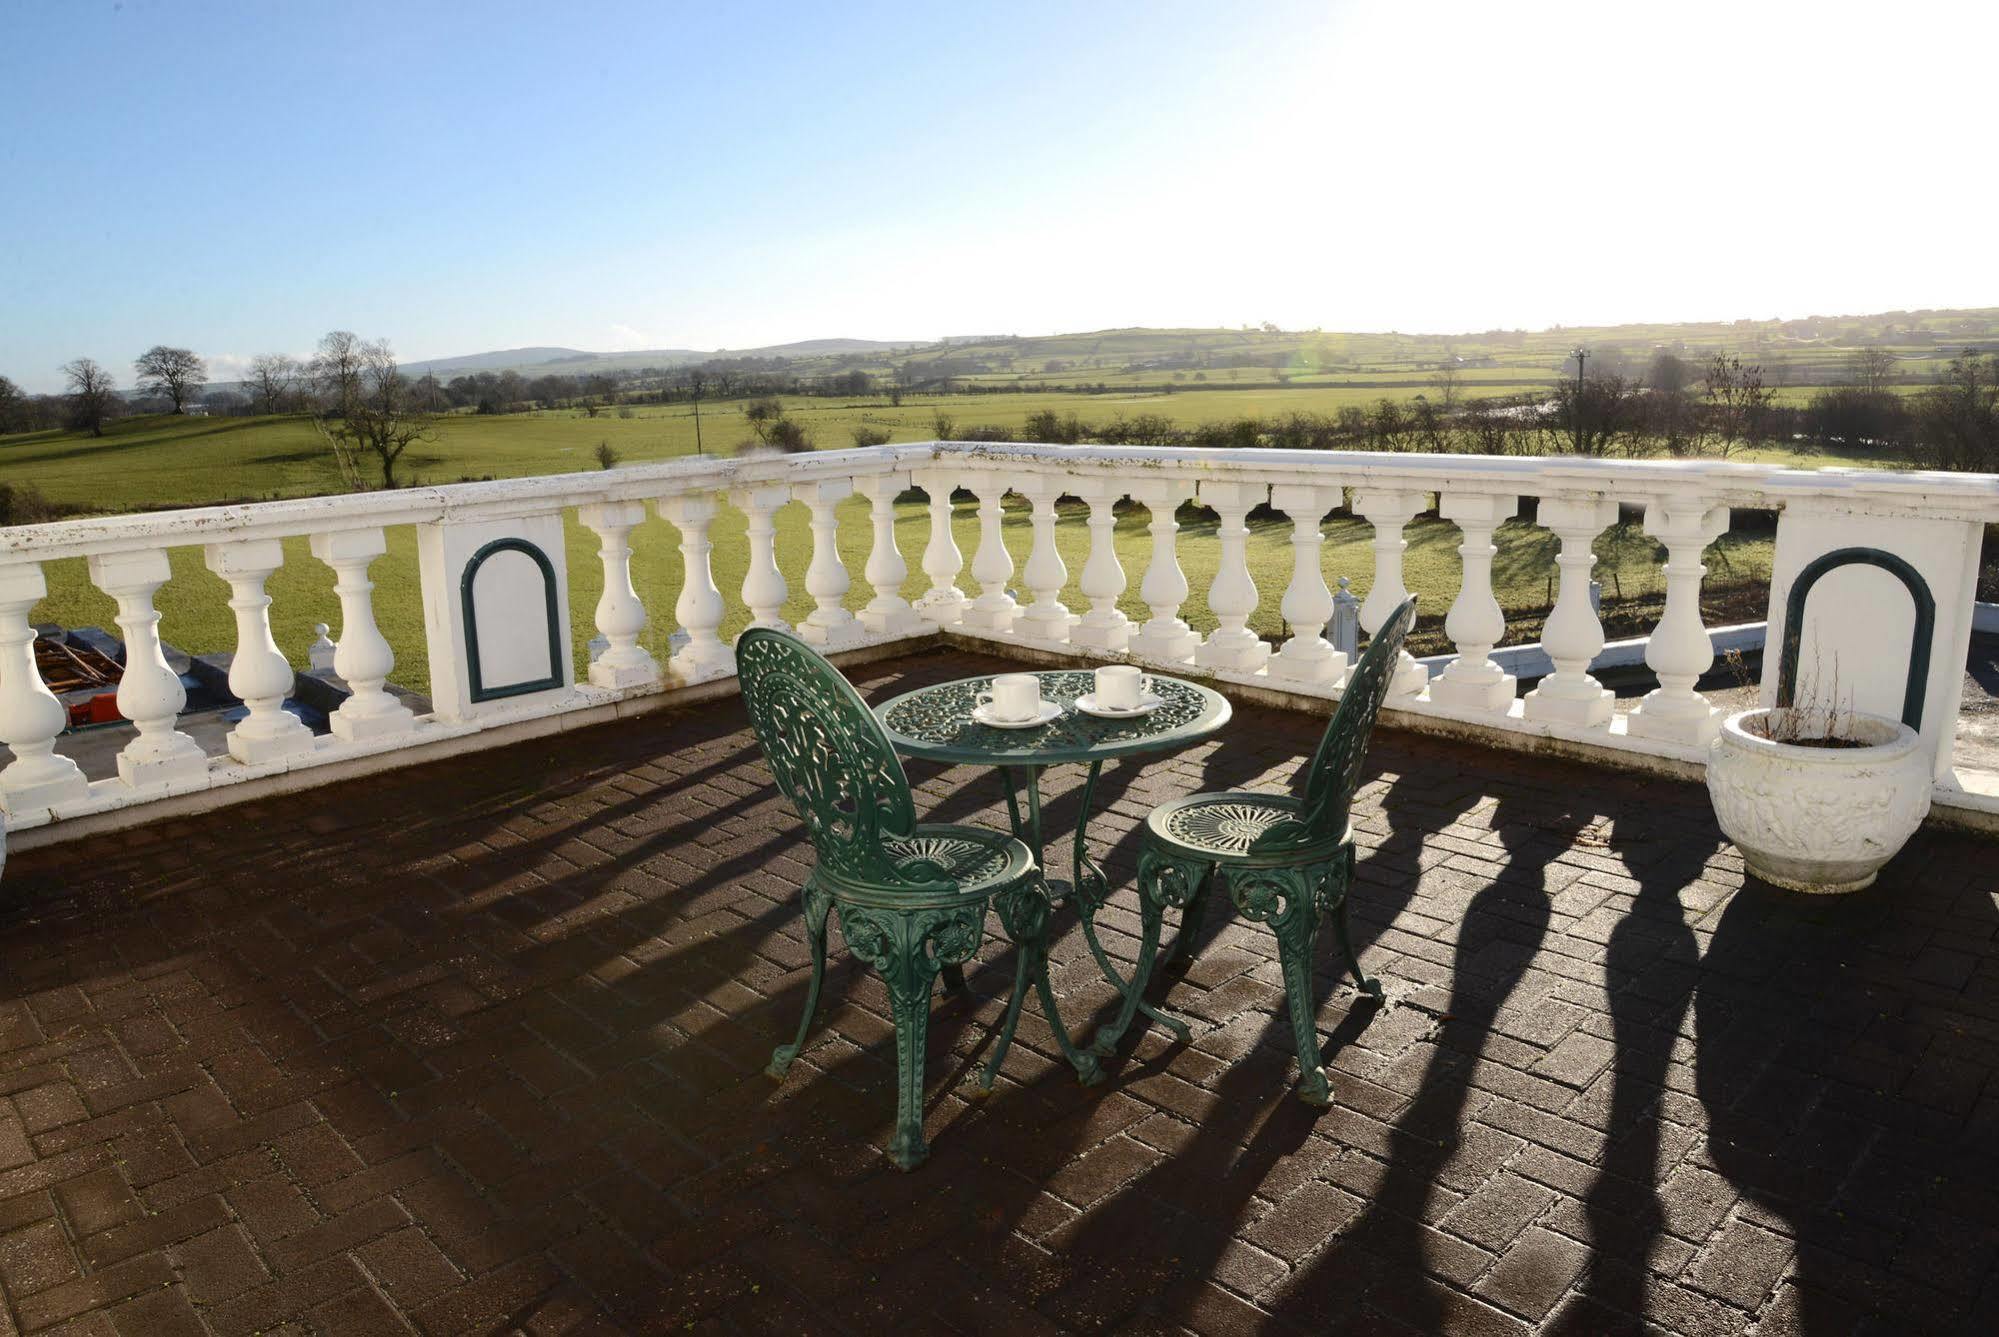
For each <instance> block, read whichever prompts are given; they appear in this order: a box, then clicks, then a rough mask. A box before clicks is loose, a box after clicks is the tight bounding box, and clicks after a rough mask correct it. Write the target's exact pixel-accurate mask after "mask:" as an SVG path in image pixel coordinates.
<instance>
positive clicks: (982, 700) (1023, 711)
mask: <svg viewBox="0 0 1999 1337" xmlns="http://www.w3.org/2000/svg"><path fill="white" fill-rule="evenodd" d="M978 703H979V704H980V705H982V706H984V707H985V708H986V709H987V711H989V712H990V713H991V714H992V716H993V718H994V719H1000V720H1007V721H1013V720H1031V719H1033V718H1034V717H1035V716H1036V715H1038V714H1040V713H1041V679H1039V678H1037V677H1035V676H1034V675H1033V674H1032V673H1002V674H1000V675H999V676H998V677H997V678H994V679H993V685H992V687H991V688H990V689H988V690H986V691H983V692H980V693H979V697H978Z"/></svg>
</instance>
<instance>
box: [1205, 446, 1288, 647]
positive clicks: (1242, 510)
mask: <svg viewBox="0 0 1999 1337" xmlns="http://www.w3.org/2000/svg"><path fill="white" fill-rule="evenodd" d="M1199 490H1200V497H1201V500H1202V501H1204V502H1206V503H1207V504H1208V505H1209V506H1212V507H1213V508H1214V510H1215V514H1216V515H1217V516H1219V517H1220V519H1221V523H1220V524H1219V525H1218V526H1217V527H1216V530H1215V535H1216V537H1217V538H1219V539H1220V540H1221V548H1222V551H1221V560H1220V562H1219V563H1218V564H1217V565H1216V567H1215V579H1214V583H1213V584H1211V585H1209V586H1208V611H1210V612H1212V613H1213V614H1214V615H1215V621H1216V622H1217V623H1218V624H1219V625H1217V626H1216V628H1215V629H1214V630H1213V631H1212V632H1210V633H1208V639H1207V640H1205V641H1203V642H1201V648H1200V649H1199V650H1198V651H1196V652H1195V654H1194V662H1195V663H1197V664H1199V665H1200V666H1201V667H1202V668H1206V669H1220V670H1225V671H1227V672H1230V673H1255V672H1256V671H1257V670H1258V669H1260V668H1262V667H1263V665H1264V662H1265V661H1266V660H1268V659H1269V658H1270V647H1269V646H1267V645H1265V644H1264V643H1263V638H1262V637H1260V636H1258V635H1257V634H1256V633H1255V632H1253V631H1251V630H1250V629H1249V627H1248V625H1247V624H1248V622H1249V619H1250V615H1251V614H1252V613H1254V612H1256V598H1257V591H1256V581H1255V579H1254V578H1253V577H1252V576H1251V575H1250V574H1249V524H1248V519H1249V512H1250V508H1251V507H1253V506H1255V505H1256V504H1257V503H1259V502H1261V501H1264V500H1265V499H1267V498H1268V497H1269V495H1270V489H1269V488H1268V487H1266V486H1265V485H1264V484H1262V483H1239V482H1233V481H1217V480H1208V479H1203V480H1202V482H1201V484H1200V489H1199Z"/></svg>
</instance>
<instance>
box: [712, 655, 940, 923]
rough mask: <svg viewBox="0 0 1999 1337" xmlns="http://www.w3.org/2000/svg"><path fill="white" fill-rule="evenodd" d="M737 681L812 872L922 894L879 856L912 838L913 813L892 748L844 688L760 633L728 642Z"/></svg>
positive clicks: (815, 658)
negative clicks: (807, 844) (815, 861)
mask: <svg viewBox="0 0 1999 1337" xmlns="http://www.w3.org/2000/svg"><path fill="white" fill-rule="evenodd" d="M736 673H737V676H738V678H739V679H740V681H741V684H742V692H743V704H744V705H745V706H746V707H747V708H748V710H749V714H750V725H751V727H753V728H754V729H755V730H756V734H757V741H758V742H759V743H761V744H763V751H764V759H765V760H766V761H768V762H769V763H770V769H771V772H772V774H774V775H775V776H776V777H777V787H778V788H779V789H780V790H782V791H783V793H784V796H785V797H786V798H788V799H790V800H791V803H792V806H793V807H795V808H797V809H798V815H799V816H800V817H801V818H803V819H804V821H805V828H806V830H807V831H809V832H810V833H811V835H812V845H813V848H814V849H815V850H816V851H817V852H818V855H819V867H820V868H821V869H822V870H823V871H825V872H826V873H828V874H831V875H832V876H833V877H835V878H837V879H839V880H841V881H845V882H850V883H855V882H857V883H864V884H867V885H870V886H877V887H901V886H907V885H923V883H920V882H913V881H912V880H911V879H910V878H908V877H907V876H906V875H904V874H902V873H898V872H897V870H896V867H895V864H894V863H893V862H892V861H891V860H890V859H889V857H888V856H887V854H886V853H884V851H883V848H882V837H883V836H907V835H909V834H910V833H911V832H912V831H913V830H914V829H915V827H916V807H915V804H914V802H913V801H912V800H911V798H910V794H909V778H908V777H907V776H905V775H904V774H903V771H902V763H901V761H899V760H897V758H896V755H895V749H894V748H893V747H891V746H890V745H889V741H888V736H887V735H886V734H884V733H883V732H882V727H881V724H880V722H879V721H877V720H876V719H875V716H874V712H873V711H871V710H869V709H868V706H867V703H866V702H865V701H863V700H861V695H860V693H859V692H856V691H855V690H854V688H853V684H851V683H849V682H848V681H847V680H846V678H845V677H843V676H841V673H840V670H838V669H836V668H834V667H833V666H832V665H831V664H829V663H827V662H826V659H825V658H824V657H823V656H822V655H820V654H819V653H818V652H817V651H816V650H814V649H812V647H811V646H809V645H807V644H805V642H803V641H801V640H799V639H798V638H797V637H795V636H787V635H785V634H784V633H783V632H781V631H770V630H768V629H765V628H762V627H752V628H750V629H749V630H748V631H746V632H744V633H743V634H742V636H741V637H739V638H738V639H737V641H736Z"/></svg>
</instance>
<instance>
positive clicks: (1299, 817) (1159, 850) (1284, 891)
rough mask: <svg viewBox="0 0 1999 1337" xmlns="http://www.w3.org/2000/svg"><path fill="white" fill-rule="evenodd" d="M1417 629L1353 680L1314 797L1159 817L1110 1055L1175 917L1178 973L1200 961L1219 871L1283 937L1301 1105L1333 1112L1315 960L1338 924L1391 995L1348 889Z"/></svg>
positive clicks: (1258, 798) (1410, 607)
mask: <svg viewBox="0 0 1999 1337" xmlns="http://www.w3.org/2000/svg"><path fill="white" fill-rule="evenodd" d="M1415 620H1416V600H1415V599H1414V598H1410V599H1406V600H1404V601H1403V603H1402V605H1401V606H1400V607H1399V608H1397V609H1396V610H1395V612H1394V613H1393V614H1392V615H1390V617H1389V619H1388V621H1387V622H1386V623H1385V624H1383V626H1382V628H1381V630H1380V631H1378V632H1376V633H1375V635H1374V637H1373V639H1372V640H1371V641H1370V642H1369V644H1368V647H1367V653H1366V654H1364V655H1362V656H1361V659H1360V663H1359V665H1357V666H1356V667H1355V669H1354V672H1353V676H1352V677H1351V678H1350V679H1348V681H1347V687H1346V691H1345V693H1344V694H1343V695H1342V696H1341V697H1340V705H1339V709H1338V710H1337V711H1335V712H1334V713H1333V719H1332V723H1331V724H1329V725H1327V726H1326V732H1325V736H1324V737H1322V738H1321V739H1320V740H1319V748H1318V751H1317V752H1315V753H1314V754H1313V756H1312V762H1311V765H1310V767H1309V768H1308V769H1307V771H1306V775H1305V786H1304V793H1303V794H1302V795H1301V796H1293V795H1290V794H1259V793H1252V792H1237V793H1226V794H1195V795H1193V796H1192V797H1190V798H1183V799H1176V800H1175V801H1173V802H1171V803H1167V804H1163V805H1161V806H1160V807H1158V808H1156V809H1154V810H1153V812H1152V815H1151V816H1150V817H1149V818H1147V820H1146V824H1145V832H1144V836H1143V838H1142V840H1141V843H1140V846H1139V856H1138V888H1139V908H1140V919H1141V925H1142V927H1141V930H1140V937H1139V958H1138V977H1137V979H1135V980H1134V981H1133V988H1132V989H1131V991H1130V992H1129V993H1128V994H1127V995H1126V997H1125V1002H1124V1007H1123V1010H1122V1012H1121V1013H1120V1015H1119V1016H1118V1018H1117V1020H1115V1021H1113V1022H1112V1023H1110V1024H1109V1025H1107V1026H1105V1027H1104V1028H1103V1029H1102V1030H1100V1031H1099V1032H1098V1035H1097V1044H1096V1048H1097V1052H1099V1053H1106V1052H1108V1051H1109V1047H1110V1046H1111V1045H1113V1044H1115V1043H1116V1042H1117V1041H1118V1040H1119V1039H1120V1038H1122V1036H1123V1035H1124V1033H1125V1030H1126V1029H1127V1028H1128V1027H1129V1026H1130V1025H1131V1022H1132V1019H1133V1017H1134V1015H1135V1014H1136V1012H1137V1007H1138V999H1139V996H1140V993H1141V991H1142V989H1143V986H1144V983H1145V981H1146V979H1147V978H1148V977H1149V976H1150V974H1151V970H1152V965H1153V961H1154V958H1155V956H1156V955H1157V953H1158V950H1159V930H1160V925H1161V922H1162V921H1163V919H1164V918H1165V914H1164V911H1165V908H1166V907H1167V906H1175V907H1178V908H1180V909H1181V911H1182V915H1181V920H1180V936H1179V939H1178V941H1177V942H1176V943H1175V944H1174V951H1173V954H1172V956H1171V957H1170V958H1169V960H1168V963H1167V964H1168V965H1169V966H1170V965H1173V964H1177V963H1180V962H1182V961H1184V960H1185V958H1186V957H1187V956H1188V955H1189V954H1190V953H1191V951H1192V948H1193V942H1194V933H1195V930H1196V929H1197V927H1198V926H1199V925H1200V923H1201V918H1202V913H1203V911H1204V910H1205V909H1206V906H1207V900H1208V894H1209V892H1210V890H1211V888H1212V885H1213V883H1214V881H1215V878H1216V876H1217V874H1219V875H1220V876H1221V877H1223V878H1224V879H1226V881H1227V883H1228V891H1229V896H1230V898H1231V899H1232V900H1234V901H1235V904H1236V908H1237V909H1238V910H1240V911H1241V912H1242V914H1243V915H1244V916H1245V917H1246V918H1249V919H1254V920H1258V921H1261V922H1263V923H1267V924H1269V925H1270V927H1271V929H1272V930H1273V931H1274V932H1275V933H1276V935H1277V952H1278V959H1279V962H1280V963H1281V965H1282V967H1283V970H1284V992H1285V994H1286V995H1287V997H1288V998H1289V1001H1290V1006H1291V1032H1292V1037H1293V1039H1294V1040H1295V1041H1296V1043H1297V1046H1298V1073H1299V1080H1298V1096H1299V1099H1301V1100H1303V1101H1305V1102H1306V1103H1307V1104H1310V1105H1326V1104H1328V1103H1330V1102H1331V1100H1332V1088H1331V1087H1330V1086H1329V1085H1328V1083H1327V1081H1326V1072H1325V1069H1324V1068H1323V1067H1321V1066H1320V1062H1319V1034H1318V1027H1317V1021H1316V1019H1317V1015H1318V1009H1317V1007H1316V1006H1315V1005H1314V1002H1313V998H1312V958H1313V955H1314V950H1315V948H1316V946H1317V944H1318V939H1319V925H1320V924H1321V923H1322V922H1323V921H1324V919H1325V917H1326V916H1327V915H1329V914H1330V915H1331V916H1333V924H1334V927H1335V929H1336V930H1337V932H1338V935H1339V940H1340V951H1341V952H1342V953H1344V954H1345V956H1346V961H1347V967H1348V969H1350V970H1351V971H1352V972H1353V977H1354V980H1355V981H1356V982H1357V983H1358V984H1359V986H1360V988H1361V991H1362V992H1363V993H1367V994H1370V995H1372V996H1373V997H1374V998H1375V999H1376V1000H1379V999H1380V998H1381V984H1380V982H1379V981H1377V980H1372V979H1368V978H1367V977H1366V976H1364V975H1363V974H1362V973H1361V969H1360V962H1359V960H1358V959H1356V958H1355V956H1354V951H1353V941H1352V938H1351V937H1350V935H1349V933H1348V929H1347V888H1348V886H1349V885H1350V884H1351V883H1352V881H1353V870H1354V840H1353V831H1352V829H1351V828H1350V826H1349V825H1348V820H1347V810H1348V808H1349V806H1350V805H1351V804H1352V802H1353V795H1354V790H1355V789H1356V788H1358V787H1359V784H1360V768H1361V761H1362V758H1363V756H1364V754H1365V753H1366V751H1367V740H1368V736H1369V735H1370V734H1371V733H1373V732H1374V721H1375V717H1376V716H1377V715H1379V714H1380V713H1381V702H1382V699H1383V698H1384V697H1386V696H1387V695H1388V684H1389V682H1390V680H1391V679H1392V678H1393V677H1394V674H1395V664H1396V659H1397V656H1398V653H1399V652H1400V651H1401V649H1402V640H1403V638H1404V637H1405V636H1407V635H1408V634H1409V628H1410V626H1411V625H1412V624H1413V623H1414V622H1415Z"/></svg>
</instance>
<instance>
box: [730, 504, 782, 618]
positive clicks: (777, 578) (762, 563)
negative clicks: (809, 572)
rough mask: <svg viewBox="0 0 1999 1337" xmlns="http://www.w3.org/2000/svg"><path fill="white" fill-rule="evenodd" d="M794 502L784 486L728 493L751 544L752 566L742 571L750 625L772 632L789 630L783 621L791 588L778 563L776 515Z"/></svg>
mask: <svg viewBox="0 0 1999 1337" xmlns="http://www.w3.org/2000/svg"><path fill="white" fill-rule="evenodd" d="M790 500H791V489H790V488H789V487H787V486H785V485H784V484H782V483H778V484H772V485H768V486H761V487H739V488H737V489H736V490H735V491H733V492H731V493H730V494H729V502H730V504H731V505H733V506H734V507H735V508H736V509H737V510H739V511H741V512H742V513H743V518H744V520H745V522H746V532H747V535H748V538H749V541H750V564H749V566H748V567H747V568H746V569H745V570H744V572H743V602H744V603H745V604H747V605H749V610H750V625H751V626H753V627H768V628H769V629H770V630H772V631H790V630H791V624H790V623H789V622H786V621H785V620H784V604H785V600H787V599H789V598H790V597H791V587H790V586H788V585H786V584H785V583H784V572H783V571H782V570H781V569H780V568H779V567H778V564H777V513H778V511H779V510H781V509H782V508H783V507H784V506H785V505H786V504H787V503H788V502H790Z"/></svg>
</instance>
